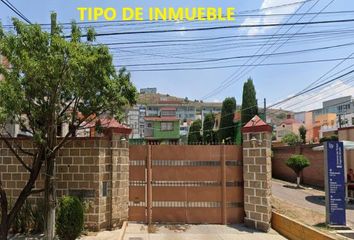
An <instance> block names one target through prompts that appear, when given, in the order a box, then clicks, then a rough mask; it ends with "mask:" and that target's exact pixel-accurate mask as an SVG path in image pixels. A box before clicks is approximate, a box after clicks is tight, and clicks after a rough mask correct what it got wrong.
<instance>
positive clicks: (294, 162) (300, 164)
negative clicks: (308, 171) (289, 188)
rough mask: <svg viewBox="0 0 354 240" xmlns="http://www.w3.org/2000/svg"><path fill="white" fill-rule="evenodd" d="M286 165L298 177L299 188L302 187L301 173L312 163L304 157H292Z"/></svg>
mask: <svg viewBox="0 0 354 240" xmlns="http://www.w3.org/2000/svg"><path fill="white" fill-rule="evenodd" d="M285 164H286V165H287V166H288V167H289V168H291V169H292V170H293V171H294V172H295V174H296V177H297V186H298V187H299V185H300V173H301V172H302V170H303V169H304V168H306V167H308V166H310V161H309V160H308V159H307V158H306V157H305V156H304V155H292V156H291V157H290V158H289V159H288V160H287V161H286V162H285Z"/></svg>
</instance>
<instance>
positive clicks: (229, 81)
mask: <svg viewBox="0 0 354 240" xmlns="http://www.w3.org/2000/svg"><path fill="white" fill-rule="evenodd" d="M333 2H334V0H332V1H330V2H329V3H328V4H326V5H325V6H324V7H323V8H322V9H321V11H320V13H321V12H323V11H324V10H325V9H326V8H327V7H328V6H329V5H331V4H332V3H333ZM318 3H319V0H317V2H316V3H314V5H313V6H312V7H311V8H310V9H309V10H308V11H310V10H311V9H312V8H313V7H314V6H315V5H317V4H318ZM317 16H318V14H317V15H315V16H314V17H312V18H311V20H310V22H312V20H314V19H315V18H316V17H317ZM302 18H303V17H301V18H300V19H298V21H297V22H299V21H300V20H301V19H302ZM306 26H307V25H303V26H302V27H301V28H300V29H299V30H297V31H296V32H295V33H293V35H292V36H291V37H289V38H288V39H287V40H286V41H285V42H283V43H282V44H281V45H280V46H278V47H277V48H276V49H274V50H273V51H272V53H275V52H276V51H277V50H278V49H280V48H281V47H282V46H283V45H284V44H286V43H287V42H288V41H289V40H290V39H291V38H293V37H294V35H295V34H296V33H299V32H300V31H301V30H302V29H303V28H305V27H306ZM292 27H293V26H291V27H290V28H289V29H288V30H287V31H286V33H287V32H288V31H289V30H291V28H292ZM269 49H271V47H269V48H268V49H267V50H269ZM267 50H266V51H267ZM266 51H265V52H266ZM268 57H269V56H266V57H265V58H264V59H263V60H261V62H260V63H263V62H264V61H265V60H266V59H267V58H268ZM258 59H260V57H258V58H257V59H256V60H255V61H253V63H256V62H257V60H258ZM254 68H255V67H252V68H251V69H250V70H248V71H247V72H246V73H244V74H243V75H241V74H242V73H243V72H244V70H243V71H241V73H240V74H239V75H238V78H237V79H236V81H238V80H239V79H241V77H242V76H244V75H245V74H247V73H248V72H250V71H252V69H254ZM226 84H227V85H226V86H225V85H223V86H222V88H220V90H217V91H216V93H217V92H220V91H222V90H223V89H225V87H229V86H231V85H232V84H233V79H232V78H231V79H230V80H228V82H227V83H226ZM214 91H215V90H214ZM214 94H215V93H212V94H210V93H209V95H207V96H208V97H210V96H212V95H214Z"/></svg>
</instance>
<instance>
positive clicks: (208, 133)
mask: <svg viewBox="0 0 354 240" xmlns="http://www.w3.org/2000/svg"><path fill="white" fill-rule="evenodd" d="M214 124H215V117H214V115H213V114H212V113H208V114H206V115H205V117H204V122H203V141H204V142H209V143H211V142H214V141H215V133H214V131H213V129H214Z"/></svg>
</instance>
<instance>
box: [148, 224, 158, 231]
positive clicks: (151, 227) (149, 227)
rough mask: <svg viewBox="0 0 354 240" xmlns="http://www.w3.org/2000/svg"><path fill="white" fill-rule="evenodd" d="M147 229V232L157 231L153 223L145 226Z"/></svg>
mask: <svg viewBox="0 0 354 240" xmlns="http://www.w3.org/2000/svg"><path fill="white" fill-rule="evenodd" d="M147 231H148V233H157V232H158V231H159V228H158V227H157V226H156V225H154V224H150V225H148V227H147Z"/></svg>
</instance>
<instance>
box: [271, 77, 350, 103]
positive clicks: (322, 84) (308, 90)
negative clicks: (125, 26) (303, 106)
mask: <svg viewBox="0 0 354 240" xmlns="http://www.w3.org/2000/svg"><path fill="white" fill-rule="evenodd" d="M352 73H354V70H351V71H349V72H346V73H344V74H342V75H340V76H339V77H336V78H333V79H330V80H328V81H326V82H324V83H321V84H319V85H317V86H315V87H312V88H309V89H307V90H306V91H302V92H300V93H298V94H295V95H294V96H291V97H288V98H286V99H284V100H281V101H279V102H277V103H274V104H272V105H270V106H269V108H271V107H274V106H276V105H279V104H281V103H284V102H287V101H289V100H291V99H294V98H296V97H298V96H301V95H303V94H305V93H308V92H311V91H313V90H315V89H317V88H319V87H322V86H325V85H327V84H329V83H331V82H334V81H336V80H338V79H340V78H342V77H345V76H348V75H350V74H352Z"/></svg>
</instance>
